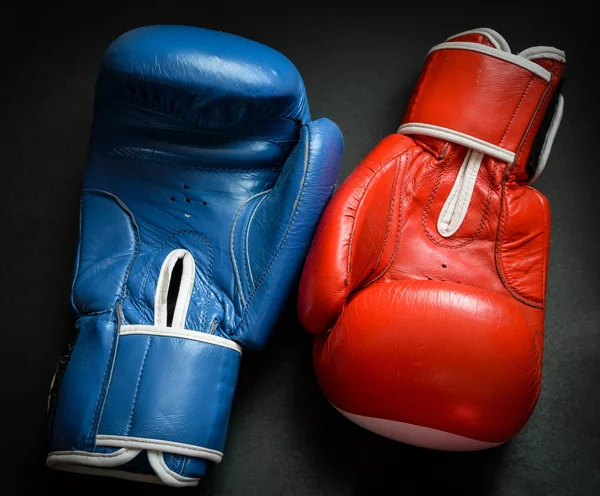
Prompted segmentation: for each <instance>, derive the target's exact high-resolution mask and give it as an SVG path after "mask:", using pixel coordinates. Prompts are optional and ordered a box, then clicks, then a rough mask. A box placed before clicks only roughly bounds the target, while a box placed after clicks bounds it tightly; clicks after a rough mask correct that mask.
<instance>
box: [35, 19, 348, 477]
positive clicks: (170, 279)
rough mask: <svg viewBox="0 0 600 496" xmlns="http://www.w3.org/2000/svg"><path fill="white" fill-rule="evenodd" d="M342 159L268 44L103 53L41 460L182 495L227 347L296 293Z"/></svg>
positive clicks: (148, 35) (178, 43)
mask: <svg viewBox="0 0 600 496" xmlns="http://www.w3.org/2000/svg"><path fill="white" fill-rule="evenodd" d="M341 153H342V139H341V133H340V131H339V129H338V128H337V127H336V126H335V124H333V123H332V122H331V121H328V120H325V119H320V120H317V121H311V119H310V113H309V107H308V104H307V99H306V94H305V89H304V84H303V82H302V79H301V77H300V75H299V74H298V72H297V70H296V68H295V67H294V66H293V65H292V63H291V62H290V61H289V60H288V59H286V58H285V57H284V56H283V55H281V54H280V53H278V52H276V51H274V50H272V49H271V48H268V47H266V46H263V45H260V44H258V43H256V42H253V41H250V40H246V39H243V38H240V37H237V36H234V35H231V34H226V33H222V32H216V31H209V30H204V29H200V28H193V27H184V26H151V27H144V28H139V29H136V30H133V31H130V32H128V33H126V34H124V35H123V36H121V37H119V38H118V39H117V40H116V41H114V42H113V43H112V44H111V45H110V47H109V48H108V50H107V51H106V53H105V55H104V56H103V58H102V62H101V67H100V70H99V76H98V81H97V85H96V100H95V105H94V121H93V129H92V135H91V142H90V147H89V156H88V162H87V165H86V170H85V179H84V191H83V194H82V198H81V217H80V225H79V246H78V249H77V256H76V261H75V269H74V277H73V285H72V296H71V304H72V310H73V312H74V327H75V329H76V330H77V338H76V340H75V342H74V344H73V345H71V346H70V347H69V348H70V350H71V351H70V352H69V353H67V354H66V355H65V356H64V357H62V359H61V360H60V362H61V366H60V367H59V370H58V371H57V372H58V373H57V374H56V377H55V381H54V385H53V387H52V390H51V395H50V409H51V419H52V420H51V427H50V435H49V443H50V453H49V456H48V457H47V464H48V465H49V466H50V467H53V468H57V469H63V470H68V471H74V472H82V473H91V474H98V475H108V476H113V477H120V478H126V479H133V480H139V481H148V482H160V483H164V484H167V485H171V486H192V485H195V484H197V482H198V479H199V478H201V477H202V476H204V475H205V474H206V473H207V470H208V469H209V468H210V467H211V466H212V464H213V463H218V462H220V461H221V458H222V456H223V448H224V443H225V437H226V430H227V424H228V419H229V414H230V409H231V403H232V398H233V394H234V389H235V384H236V378H237V374H238V367H239V365H240V359H241V353H242V348H248V349H251V350H259V349H261V348H262V347H263V346H264V345H265V342H266V340H267V338H268V336H269V333H270V331H271V328H272V327H273V324H274V323H275V320H276V318H277V316H278V314H279V311H280V310H281V308H282V306H283V305H284V303H285V300H286V297H287V295H288V294H289V291H290V289H292V287H293V285H294V284H295V283H297V280H298V278H299V276H300V271H301V268H302V263H303V261H304V257H305V256H306V252H307V251H308V248H309V245H310V241H311V239H312V235H313V233H314V229H315V228H316V225H317V222H318V219H319V217H320V215H321V213H322V210H323V208H324V206H325V204H326V202H327V200H328V199H329V198H330V196H331V193H332V192H333V188H334V185H335V181H336V180H337V175H338V170H339V164H340V159H341Z"/></svg>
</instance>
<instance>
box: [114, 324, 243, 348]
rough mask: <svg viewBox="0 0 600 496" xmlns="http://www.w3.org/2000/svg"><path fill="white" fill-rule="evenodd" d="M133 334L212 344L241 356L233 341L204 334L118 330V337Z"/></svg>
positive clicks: (140, 327)
mask: <svg viewBox="0 0 600 496" xmlns="http://www.w3.org/2000/svg"><path fill="white" fill-rule="evenodd" d="M135 334H142V335H151V336H166V337H172V338H179V339H191V340H192V341H200V342H202V343H209V344H214V345H215V346H222V347H223V348H229V349H231V350H233V351H237V352H238V353H239V354H240V355H241V354H242V347H241V346H240V345H239V344H237V343H236V342H235V341H231V340H229V339H225V338H222V337H220V336H215V335H214V334H208V333H206V332H198V331H190V330H189V329H177V328H175V327H160V326H151V325H142V324H136V325H122V326H121V328H120V329H119V335H120V336H130V335H135Z"/></svg>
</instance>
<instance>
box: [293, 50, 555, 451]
mask: <svg viewBox="0 0 600 496" xmlns="http://www.w3.org/2000/svg"><path fill="white" fill-rule="evenodd" d="M465 60H466V59H465ZM463 62H464V61H463ZM465 68H466V69H467V73H468V74H469V75H470V76H473V74H474V73H473V71H471V70H470V69H469V65H468V64H466V62H465ZM479 68H480V69H481V66H479ZM478 70H479V69H478ZM490 70H493V69H490V68H489V67H487V68H485V72H487V71H490ZM511 74H512V73H511ZM502 75H503V73H502V72H500V73H498V72H496V73H495V77H497V78H500V77H501V76H502ZM465 77H466V76H465ZM486 77H487V76H486ZM422 79H423V78H421V80H420V81H421V84H422ZM447 79H448V78H447V77H446V78H444V80H447ZM517 82H518V84H521V83H522V82H519V81H517ZM490 84H492V83H491V81H490ZM503 84H504V83H500V85H501V86H502V85H503ZM525 84H528V83H527V82H525ZM531 84H533V83H531ZM530 87H531V85H530ZM506 91H508V92H509V93H510V91H509V90H508V89H507V90H506ZM418 93H419V87H417V89H416V94H417V97H413V105H412V107H411V108H410V109H409V112H416V111H417V110H416V109H417V106H418V105H417V104H418V103H419V98H418ZM430 94H431V93H430ZM477 98H479V96H478V95H475V99H476V100H477ZM415 102H416V103H415ZM438 103H439V104H440V105H441V102H437V101H434V104H433V105H430V102H426V104H424V103H422V104H421V105H420V108H421V109H423V110H418V111H422V112H427V111H429V110H427V109H428V108H430V107H431V108H435V107H436V106H437V105H438ZM463 104H464V105H465V106H468V104H469V101H468V99H467V98H466V95H465V96H464V101H463ZM488 108H497V109H498V111H499V112H503V111H504V110H503V109H502V105H500V102H492V105H491V107H490V106H488ZM474 111H476V112H478V115H480V114H479V113H481V112H482V108H476V109H475V110H474ZM463 115H464V113H463ZM450 118H451V116H450V115H449V116H448V119H450ZM405 120H406V119H405ZM484 120H485V121H486V122H488V123H492V122H493V119H488V118H487V117H484ZM448 124H452V123H451V122H450V121H449V122H448ZM460 124H461V123H460V122H456V123H454V125H455V126H459V125H460ZM466 153H467V149H466V148H465V147H463V146H460V145H455V144H451V143H444V142H442V141H440V140H435V139H430V138H421V137H415V138H408V137H406V136H402V135H399V134H395V135H391V136H388V137H387V138H385V139H383V140H382V141H381V142H380V143H379V144H378V145H377V146H376V147H375V148H374V149H373V151H372V152H371V153H370V154H369V155H368V156H367V157H366V158H365V159H364V160H363V161H362V162H361V164H360V165H359V166H358V167H357V168H356V169H355V170H354V171H353V172H352V174H351V175H350V176H349V177H348V178H347V180H346V181H345V182H344V183H343V184H342V185H341V186H340V188H339V189H338V191H337V192H336V193H335V194H334V196H333V199H332V201H331V202H330V204H329V205H328V207H327V209H326V211H325V213H324V215H323V217H322V220H321V223H320V225H319V228H318V230H317V233H316V235H315V238H314V242H313V245H312V247H311V250H310V252H309V255H308V258H307V260H306V264H305V268H304V272H303V274H302V279H301V284H300V292H299V300H298V312H299V317H300V320H301V322H302V324H303V326H304V327H305V328H306V329H307V330H309V331H310V332H312V333H314V334H315V335H316V336H315V343H314V366H315V372H316V375H317V378H318V380H319V383H320V385H321V387H322V389H323V391H324V393H325V395H326V396H327V398H328V399H329V400H330V401H331V402H332V403H333V404H334V405H335V406H336V407H338V408H341V409H342V410H345V411H347V412H350V413H354V414H358V415H365V416H370V417H377V418H382V419H389V420H395V421H400V422H407V423H411V424H415V425H420V426H424V427H430V428H434V429H439V430H443V431H447V432H451V433H453V434H458V435H461V436H465V437H469V438H472V439H476V440H480V441H487V442H503V441H506V440H508V439H509V438H510V437H512V436H514V435H515V434H516V433H517V432H518V431H519V430H520V429H521V428H522V427H523V425H524V424H525V422H526V421H527V419H528V418H529V416H530V414H531V412H532V411H533V408H534V406H535V404H536V401H537V398H538V395H539V391H540V383H541V366H542V352H543V323H544V303H545V290H546V272H547V262H548V248H549V235H550V217H549V208H548V204H547V201H546V199H545V198H544V197H543V195H541V194H540V193H539V192H537V191H536V190H534V189H533V188H531V187H530V186H527V185H526V183H524V182H522V181H520V180H519V179H520V177H519V176H518V175H516V174H515V170H514V169H511V167H510V165H509V164H506V163H504V162H501V161H498V160H496V159H493V158H491V157H487V156H486V157H484V159H483V161H482V164H481V167H480V169H479V173H478V175H477V180H476V183H475V187H474V191H473V195H472V197H471V200H470V203H469V207H468V210H467V213H466V217H465V219H464V221H463V222H462V224H461V226H460V227H459V229H458V230H457V231H456V233H455V234H453V235H452V236H451V237H448V238H444V237H442V236H441V235H440V234H439V233H438V230H437V220H438V217H439V215H440V211H441V209H442V207H443V205H444V203H445V202H446V199H447V198H448V195H449V193H450V190H451V189H452V186H453V184H454V182H455V181H456V178H457V175H458V171H459V169H460V167H461V165H462V163H463V160H464V158H465V155H466Z"/></svg>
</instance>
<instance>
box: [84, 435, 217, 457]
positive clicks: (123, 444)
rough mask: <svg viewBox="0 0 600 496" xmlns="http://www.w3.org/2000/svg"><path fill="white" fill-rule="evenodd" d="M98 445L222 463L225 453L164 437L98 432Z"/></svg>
mask: <svg viewBox="0 0 600 496" xmlns="http://www.w3.org/2000/svg"><path fill="white" fill-rule="evenodd" d="M96 446H109V447H111V448H133V449H137V450H140V449H145V450H148V451H166V452H167V453H171V454H173V455H182V456H195V457H198V458H204V459H206V460H210V461H213V462H215V463H221V460H222V458H223V453H221V452H220V451H217V450H213V449H209V448H204V447H202V446H194V445H193V444H185V443H176V442H174V441H164V440H162V439H149V438H144V437H130V436H111V435H105V434H98V435H97V436H96Z"/></svg>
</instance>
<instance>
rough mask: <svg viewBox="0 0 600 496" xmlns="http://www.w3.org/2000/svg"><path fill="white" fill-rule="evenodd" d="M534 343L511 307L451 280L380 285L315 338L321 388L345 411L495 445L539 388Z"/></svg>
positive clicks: (513, 429)
mask: <svg viewBox="0 0 600 496" xmlns="http://www.w3.org/2000/svg"><path fill="white" fill-rule="evenodd" d="M540 359H541V355H540V353H539V351H538V349H537V346H536V343H535V340H534V337H533V335H532V333H531V331H530V329H529V327H528V324H527V322H526V320H525V318H524V316H523V313H522V312H521V311H520V309H519V305H518V303H516V302H515V301H514V300H510V299H508V298H504V297H502V296H500V295H498V294H496V293H492V292H488V291H485V290H482V289H479V288H475V287H469V286H466V285H459V284H455V283H452V282H439V281H429V280H411V279H404V280H398V281H394V282H389V283H383V282H378V283H375V284H373V285H371V286H369V287H368V288H366V289H365V290H363V291H361V292H359V293H357V294H356V295H355V297H354V298H351V299H350V301H349V302H348V304H347V305H346V306H345V307H344V317H343V318H342V319H340V320H339V323H338V324H337V325H336V327H335V328H334V329H333V331H332V332H331V334H329V335H321V336H319V337H317V338H316V339H315V341H314V366H315V369H316V371H317V377H318V380H319V384H320V386H321V389H322V390H323V392H324V393H325V395H326V396H327V398H328V399H329V401H331V402H332V403H333V404H334V405H335V406H337V407H338V408H341V409H343V410H345V411H349V412H351V413H358V414H360V415H365V416H369V417H375V418H382V419H393V420H399V421H401V422H407V423H410V424H414V425H422V426H426V427H431V428H435V429H439V430H443V431H446V432H451V433H455V434H460V435H462V436H466V437H468V438H471V439H477V440H481V441H488V442H502V441H505V440H506V439H509V438H510V437H512V436H514V435H515V434H516V433H517V432H518V431H519V430H520V429H521V428H522V427H523V425H524V424H525V422H526V421H527V419H528V418H529V415H530V414H531V412H532V410H533V408H534V406H535V400H536V398H537V394H538V391H539V387H540V380H539V379H540Z"/></svg>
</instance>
